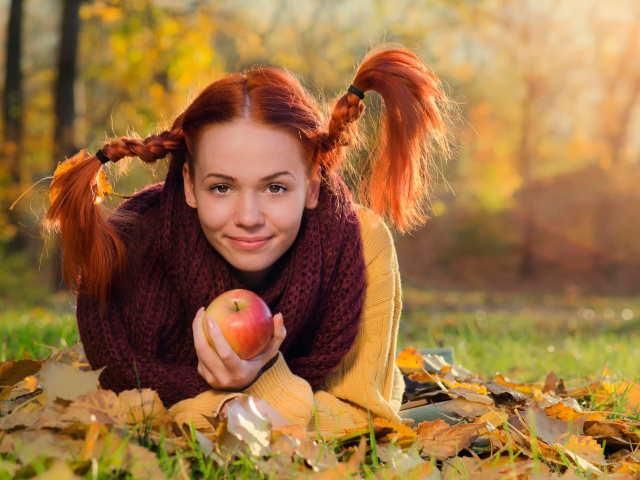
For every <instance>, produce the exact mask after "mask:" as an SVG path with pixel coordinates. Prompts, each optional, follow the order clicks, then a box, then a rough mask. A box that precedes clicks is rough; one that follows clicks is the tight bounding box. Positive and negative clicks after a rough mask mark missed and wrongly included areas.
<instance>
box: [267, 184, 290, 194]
mask: <svg viewBox="0 0 640 480" xmlns="http://www.w3.org/2000/svg"><path fill="white" fill-rule="evenodd" d="M268 188H269V193H281V192H283V191H284V190H286V188H284V187H283V186H282V185H269V187H268Z"/></svg>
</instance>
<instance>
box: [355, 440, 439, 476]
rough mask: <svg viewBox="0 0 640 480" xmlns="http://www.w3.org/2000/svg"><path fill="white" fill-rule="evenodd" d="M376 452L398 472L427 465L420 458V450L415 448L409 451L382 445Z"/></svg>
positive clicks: (396, 446) (395, 446) (394, 446)
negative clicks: (423, 464)
mask: <svg viewBox="0 0 640 480" xmlns="http://www.w3.org/2000/svg"><path fill="white" fill-rule="evenodd" d="M376 451H377V453H378V457H379V458H380V460H382V461H383V462H384V463H386V464H388V465H390V466H391V467H393V468H394V469H395V470H397V471H398V472H405V471H407V470H412V469H414V468H416V467H417V466H419V465H420V464H422V463H426V462H425V461H424V460H423V459H422V458H421V457H420V454H419V453H418V449H417V448H416V447H415V446H413V447H411V448H409V449H402V448H400V447H399V446H398V445H391V444H390V445H380V446H377V447H376ZM363 456H364V455H363Z"/></svg>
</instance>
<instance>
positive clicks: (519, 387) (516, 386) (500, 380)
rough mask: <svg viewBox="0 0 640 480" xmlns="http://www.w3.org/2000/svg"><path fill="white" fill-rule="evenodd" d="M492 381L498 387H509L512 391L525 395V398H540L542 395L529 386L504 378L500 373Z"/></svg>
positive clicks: (536, 389) (539, 391)
mask: <svg viewBox="0 0 640 480" xmlns="http://www.w3.org/2000/svg"><path fill="white" fill-rule="evenodd" d="M493 381H494V382H496V383H497V384H499V385H502V386H504V387H509V388H511V389H512V390H515V391H517V392H520V393H522V394H524V395H526V396H527V397H534V396H540V395H541V394H542V391H541V390H540V389H539V388H535V387H533V386H531V385H526V384H524V383H517V382H514V381H513V380H511V379H509V378H506V377H504V376H503V375H502V374H500V373H498V374H496V376H495V378H494V380H493Z"/></svg>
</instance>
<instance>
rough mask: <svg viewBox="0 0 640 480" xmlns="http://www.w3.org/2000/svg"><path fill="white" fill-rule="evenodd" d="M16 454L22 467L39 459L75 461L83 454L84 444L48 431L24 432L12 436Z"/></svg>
mask: <svg viewBox="0 0 640 480" xmlns="http://www.w3.org/2000/svg"><path fill="white" fill-rule="evenodd" d="M12 440H13V442H14V453H15V454H16V455H17V456H18V460H19V461H20V463H21V464H22V465H29V464H30V463H31V462H33V461H34V460H35V459H37V458H57V459H62V460H65V461H73V460H75V458H76V457H77V456H78V455H79V454H80V453H81V452H82V448H83V446H84V442H83V441H82V440H75V439H73V438H71V437H67V436H65V435H56V434H54V433H51V432H48V431H46V430H23V431H20V432H14V433H13V434H12Z"/></svg>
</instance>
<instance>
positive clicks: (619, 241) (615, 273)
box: [0, 0, 640, 306]
mask: <svg viewBox="0 0 640 480" xmlns="http://www.w3.org/2000/svg"><path fill="white" fill-rule="evenodd" d="M0 31H1V32H4V35H2V39H1V42H2V43H1V44H0V65H1V66H2V69H1V72H2V79H1V80H0V81H1V82H2V112H3V114H2V116H1V120H0V122H1V124H0V130H1V134H0V135H1V138H2V144H1V146H0V149H1V153H0V155H1V157H0V306H4V305H13V304H18V303H23V302H25V303H28V304H30V305H39V304H46V302H48V301H50V299H51V298H55V292H56V291H60V292H64V286H63V285H61V283H60V280H59V272H58V270H57V268H58V267H57V265H58V264H59V252H58V250H57V248H56V245H55V242H53V241H50V240H49V241H45V240H44V239H43V236H42V233H41V228H40V221H41V219H42V217H43V215H44V212H45V209H46V208H48V206H49V201H48V195H47V194H48V186H49V182H50V178H47V177H51V175H52V174H53V171H54V170H55V168H56V165H57V163H58V162H59V161H62V160H64V158H65V157H70V156H72V155H73V154H75V153H76V152H77V151H78V150H80V149H81V148H88V149H89V151H90V152H95V151H97V150H98V149H99V148H100V147H101V146H102V144H103V143H104V142H105V141H106V140H107V139H109V138H113V137H115V136H126V135H130V134H133V132H135V134H137V135H140V136H142V137H145V136H147V135H148V134H150V133H153V132H157V131H159V129H161V128H163V127H166V126H167V125H168V124H171V122H172V120H173V118H174V117H175V115H177V114H178V113H179V112H180V111H181V110H182V109H183V108H184V107H185V106H186V105H187V104H188V102H189V100H190V99H192V98H193V96H194V95H195V94H196V93H197V92H198V91H199V90H200V89H201V88H203V87H205V86H206V85H207V84H209V83H210V82H211V81H213V80H215V79H217V78H219V77H221V76H223V75H225V74H226V73H228V72H232V71H238V70H242V69H243V68H245V67H247V66H249V65H251V64H253V63H276V64H280V65H283V66H285V67H287V68H289V69H291V70H293V71H295V72H297V73H299V74H300V75H301V76H302V77H303V78H304V79H305V81H306V82H307V84H308V85H309V86H310V87H311V89H312V91H313V92H315V93H316V94H318V95H319V96H320V97H323V98H326V99H328V100H330V99H332V98H335V97H336V96H337V95H339V94H340V95H341V94H342V93H343V92H344V91H345V89H346V88H347V87H348V85H349V84H350V83H351V80H352V78H353V75H354V74H355V67H356V66H357V64H358V63H359V62H360V60H361V59H362V57H363V56H364V54H365V53H366V51H367V50H368V49H369V48H370V47H371V46H374V45H377V44H379V43H382V42H400V43H402V44H403V45H405V46H406V47H408V48H410V49H412V50H413V51H415V52H416V53H417V54H418V55H419V56H420V58H421V59H422V60H423V61H424V62H425V63H426V64H427V65H428V66H429V67H430V68H431V69H433V70H434V71H435V72H436V73H437V74H438V76H439V77H440V78H441V79H442V81H443V83H444V84H445V86H446V88H447V91H448V92H449V94H450V96H451V97H452V99H453V100H454V101H455V102H456V103H457V104H458V105H459V108H460V113H461V118H462V121H460V122H458V123H457V124H456V125H455V129H454V132H453V133H454V136H455V140H456V151H455V156H454V157H455V158H453V159H452V160H451V161H449V162H448V163H446V164H445V165H442V170H443V174H444V178H446V182H442V181H441V182H440V184H439V186H438V187H437V189H436V196H437V198H436V199H435V200H434V201H433V204H432V211H431V215H432V218H431V219H430V221H429V222H428V223H427V225H425V226H424V227H423V228H421V229H420V230H418V231H416V232H413V233H411V234H407V235H397V236H396V239H397V249H398V254H399V261H400V267H401V271H402V274H403V281H404V282H405V283H406V284H413V285H418V286H420V287H421V288H428V289H449V290H452V289H453V290H456V289H458V290H482V291H487V292H491V291H496V292H516V291H521V292H522V291H527V292H553V293H559V294H561V295H564V296H567V297H575V296H579V295H581V294H585V293H593V294H606V295H635V294H638V293H640V241H639V240H638V239H639V238H640V235H639V234H640V208H639V206H640V202H639V200H640V188H639V186H640V134H639V132H640V108H639V103H640V2H638V0H612V1H610V2H602V1H597V0H562V1H561V0H484V1H481V0H455V1H453V0H394V1H390V0H377V1H373V0H370V1H364V0H340V1H335V0H324V1H320V0H296V1H293V0H252V1H249V0H235V1H215V0H182V1H171V0H93V1H90V0H88V1H82V0H24V1H21V0H0ZM373 97H374V96H373V95H371V96H368V97H367V99H366V101H367V102H368V103H369V106H370V107H371V108H370V109H369V112H370V113H373V114H375V106H376V105H375V103H376V102H375V98H373ZM370 118H374V117H370ZM121 170H122V169H121V167H118V166H109V167H107V171H108V173H109V177H110V179H111V180H112V182H113V183H114V184H115V185H114V187H115V190H116V192H119V193H123V194H130V193H132V192H134V191H136V190H138V189H140V188H143V187H144V186H146V185H148V184H150V183H155V182H159V181H161V180H162V179H163V173H164V169H163V166H162V165H158V166H157V168H156V169H155V170H152V169H149V168H148V167H145V166H143V165H142V164H141V162H138V161H133V162H132V163H131V164H130V168H129V172H128V173H127V174H126V175H123V174H122V173H123V172H122V171H121ZM41 179H44V180H43V181H42V182H40V183H38V184H37V185H36V186H35V187H34V188H33V189H31V190H29V191H28V192H27V193H26V194H25V195H24V196H23V197H22V198H21V199H20V201H19V202H17V204H16V206H15V207H14V208H13V209H12V210H10V208H9V207H10V206H11V205H12V204H13V203H14V202H15V201H16V200H17V199H18V197H19V196H20V195H21V194H23V193H24V192H25V191H27V190H28V189H29V187H31V186H32V185H33V184H34V183H36V182H38V181H39V180H41ZM117 203H118V199H117V198H116V199H108V200H107V202H106V204H107V207H110V208H113V207H114V206H116V205H117ZM59 295H63V293H60V294H59Z"/></svg>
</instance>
